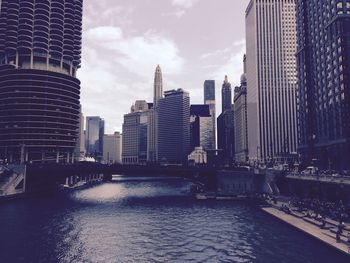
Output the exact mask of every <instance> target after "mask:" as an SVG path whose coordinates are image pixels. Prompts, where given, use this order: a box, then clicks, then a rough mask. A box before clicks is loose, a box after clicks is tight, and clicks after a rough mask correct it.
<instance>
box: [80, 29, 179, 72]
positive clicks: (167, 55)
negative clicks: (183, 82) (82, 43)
mask: <svg viewBox="0 0 350 263" xmlns="http://www.w3.org/2000/svg"><path fill="white" fill-rule="evenodd" d="M85 37H86V39H87V42H90V43H94V48H95V49H98V48H102V49H103V50H106V51H107V52H108V53H109V54H110V56H109V58H108V59H109V60H111V61H113V63H117V64H119V65H122V66H123V67H125V68H126V69H127V70H128V71H129V72H132V73H134V74H137V75H139V76H143V77H149V72H152V71H153V70H154V67H155V65H157V64H160V65H161V66H162V67H163V68H164V69H165V70H166V72H167V74H170V75H171V74H179V73H181V72H182V70H183V66H184V64H185V60H184V59H183V58H182V57H181V56H180V55H179V49H178V48H177V46H176V44H175V42H174V41H172V40H171V39H168V38H164V37H161V36H159V35H157V34H156V33H155V32H153V31H148V32H146V33H144V34H143V35H141V36H136V37H129V38H123V32H122V30H121V29H120V28H116V27H109V26H108V27H97V28H93V29H90V30H88V31H87V33H86V34H85Z"/></svg>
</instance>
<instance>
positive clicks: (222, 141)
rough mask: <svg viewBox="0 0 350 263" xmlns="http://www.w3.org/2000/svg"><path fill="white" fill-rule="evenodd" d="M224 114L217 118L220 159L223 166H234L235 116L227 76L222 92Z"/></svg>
mask: <svg viewBox="0 0 350 263" xmlns="http://www.w3.org/2000/svg"><path fill="white" fill-rule="evenodd" d="M221 96H222V99H221V101H222V113H221V114H220V115H219V117H218V118H217V125H218V149H219V150H220V151H219V157H220V159H221V161H222V162H223V164H225V165H232V164H233V161H234V157H235V137H234V114H233V105H232V91H231V83H230V82H228V78H227V76H225V80H224V83H223V85H222V90H221Z"/></svg>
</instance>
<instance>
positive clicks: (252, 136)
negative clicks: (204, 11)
mask: <svg viewBox="0 0 350 263" xmlns="http://www.w3.org/2000/svg"><path fill="white" fill-rule="evenodd" d="M296 43H297V41H296V9H295V0H251V1H250V3H249V5H248V7H247V10H246V52H247V54H246V55H247V62H246V69H247V73H246V77H247V112H248V147H249V153H248V154H249V158H250V159H251V160H256V159H258V161H262V162H270V161H275V160H277V159H279V157H280V156H285V155H288V154H293V153H295V152H296V147H297V118H296V112H297V106H296V105H297V97H296V96H297V87H296V58H295V54H296V51H297V48H296Z"/></svg>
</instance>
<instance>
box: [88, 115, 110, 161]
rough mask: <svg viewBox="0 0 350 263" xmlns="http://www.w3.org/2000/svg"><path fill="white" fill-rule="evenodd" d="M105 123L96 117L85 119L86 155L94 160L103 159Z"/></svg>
mask: <svg viewBox="0 0 350 263" xmlns="http://www.w3.org/2000/svg"><path fill="white" fill-rule="evenodd" d="M104 129H105V121H104V120H103V119H101V118H100V117H98V116H92V117H91V116H90V117H86V138H85V140H86V141H85V147H86V155H87V156H89V157H93V158H95V159H96V160H101V159H102V157H103V135H104Z"/></svg>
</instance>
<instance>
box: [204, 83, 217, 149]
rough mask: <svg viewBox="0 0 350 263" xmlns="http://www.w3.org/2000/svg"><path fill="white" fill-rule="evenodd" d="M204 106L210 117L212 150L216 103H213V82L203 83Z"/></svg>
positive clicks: (214, 146) (214, 141)
mask: <svg viewBox="0 0 350 263" xmlns="http://www.w3.org/2000/svg"><path fill="white" fill-rule="evenodd" d="M204 104H206V105H209V111H210V115H211V117H212V119H213V120H212V123H213V127H212V132H211V134H212V139H211V140H212V149H216V125H215V124H216V103H215V80H206V81H204Z"/></svg>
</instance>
